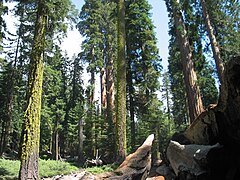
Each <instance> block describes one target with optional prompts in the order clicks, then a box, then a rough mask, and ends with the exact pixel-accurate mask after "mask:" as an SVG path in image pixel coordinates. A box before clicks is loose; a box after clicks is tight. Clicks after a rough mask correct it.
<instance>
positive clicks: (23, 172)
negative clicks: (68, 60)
mask: <svg viewBox="0 0 240 180" xmlns="http://www.w3.org/2000/svg"><path fill="white" fill-rule="evenodd" d="M45 28H46V14H44V2H43V0H39V1H38V10H37V20H36V24H35V32H34V43H33V47H32V51H31V57H30V72H29V77H28V91H27V108H26V111H25V114H24V118H25V120H24V124H23V131H22V140H21V156H20V161H21V166H20V171H19V179H22V180H25V179H39V171H38V158H39V139H40V112H41V95H42V82H43V52H44V42H45Z"/></svg>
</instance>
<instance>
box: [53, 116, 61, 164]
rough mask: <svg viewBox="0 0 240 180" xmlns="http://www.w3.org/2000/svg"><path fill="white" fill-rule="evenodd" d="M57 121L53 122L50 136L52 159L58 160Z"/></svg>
mask: <svg viewBox="0 0 240 180" xmlns="http://www.w3.org/2000/svg"><path fill="white" fill-rule="evenodd" d="M58 152H59V146H58V120H57V119H56V120H55V123H54V128H53V134H52V159H54V160H58V155H59V154H58Z"/></svg>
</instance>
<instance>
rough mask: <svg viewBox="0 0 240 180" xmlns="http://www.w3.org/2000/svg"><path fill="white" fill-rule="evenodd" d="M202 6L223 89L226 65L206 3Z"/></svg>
mask: <svg viewBox="0 0 240 180" xmlns="http://www.w3.org/2000/svg"><path fill="white" fill-rule="evenodd" d="M201 5H202V11H203V17H204V20H205V25H206V28H207V32H208V36H209V39H210V43H211V47H212V51H213V57H214V59H215V64H216V67H217V73H218V78H219V80H220V83H221V85H222V87H223V85H224V82H223V81H224V78H223V73H224V63H223V61H222V58H221V54H220V49H219V47H218V43H217V39H216V37H215V35H214V30H213V27H212V25H211V21H210V17H209V14H208V10H207V5H206V1H205V0H201Z"/></svg>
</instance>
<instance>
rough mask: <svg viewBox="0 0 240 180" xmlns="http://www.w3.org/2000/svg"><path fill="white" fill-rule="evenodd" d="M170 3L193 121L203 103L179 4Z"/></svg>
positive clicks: (191, 120)
mask: <svg viewBox="0 0 240 180" xmlns="http://www.w3.org/2000/svg"><path fill="white" fill-rule="evenodd" d="M172 5H173V16H174V22H175V26H176V31H177V36H178V43H179V46H180V53H181V59H182V65H183V74H184V82H185V85H186V90H187V99H188V107H189V116H190V122H193V121H194V119H195V118H196V117H197V116H198V115H199V114H200V113H201V112H202V111H203V104H202V99H201V94H200V89H199V87H198V85H197V75H196V72H195V70H194V65H193V61H192V52H191V50H190V45H189V40H188V37H187V33H186V28H185V25H184V22H183V18H182V14H181V12H180V9H179V4H178V3H177V1H176V0H172Z"/></svg>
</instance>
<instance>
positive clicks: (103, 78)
mask: <svg viewBox="0 0 240 180" xmlns="http://www.w3.org/2000/svg"><path fill="white" fill-rule="evenodd" d="M100 86H101V113H102V115H103V117H104V120H105V119H106V118H107V117H106V116H107V115H106V108H107V97H106V96H107V95H106V94H107V92H106V70H105V68H104V67H103V68H102V69H101V74H100Z"/></svg>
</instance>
